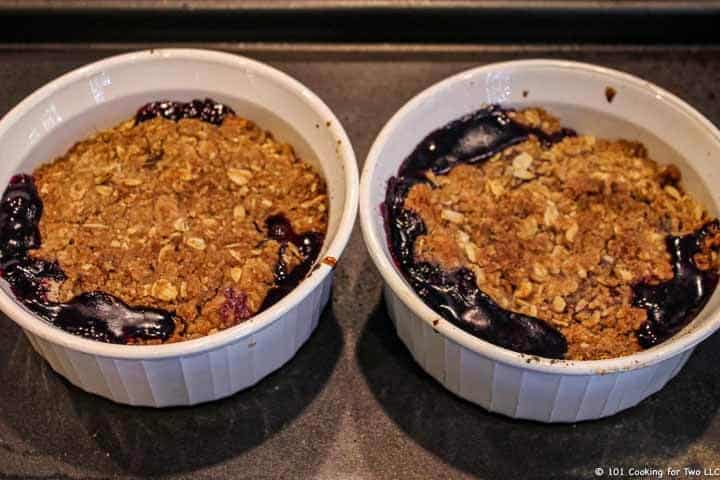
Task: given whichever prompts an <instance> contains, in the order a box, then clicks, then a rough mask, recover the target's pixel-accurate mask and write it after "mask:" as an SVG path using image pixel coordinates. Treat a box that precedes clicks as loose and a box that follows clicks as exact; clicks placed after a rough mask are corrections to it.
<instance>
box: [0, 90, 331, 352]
mask: <svg viewBox="0 0 720 480" xmlns="http://www.w3.org/2000/svg"><path fill="white" fill-rule="evenodd" d="M325 188H326V187H325V183H324V181H323V179H322V178H321V177H320V175H319V174H318V173H317V172H316V171H315V170H314V169H313V168H312V167H311V166H310V165H308V164H307V163H305V162H303V161H302V160H301V159H299V158H297V157H296V156H295V154H294V152H293V150H292V147H291V146H290V145H287V144H283V143H280V142H278V141H276V140H275V139H274V138H273V137H272V135H271V134H270V133H269V132H266V131H264V130H262V129H261V128H259V127H258V126H257V125H255V124H253V123H252V122H250V121H248V120H245V119H243V118H241V117H239V116H237V115H235V113H234V112H233V111H232V110H231V109H230V108H229V107H227V106H225V105H222V104H219V103H217V102H214V101H212V100H210V99H206V100H193V101H191V102H187V103H181V102H172V101H160V102H152V103H150V104H147V105H145V106H144V107H142V108H141V109H140V110H139V111H138V113H137V115H136V116H135V117H134V118H133V119H130V120H128V121H126V122H123V123H121V124H119V125H117V126H115V127H113V128H110V129H108V130H104V131H101V132H99V133H97V134H95V135H93V136H91V137H89V138H87V139H85V140H83V141H81V142H78V143H77V144H75V145H74V146H73V147H72V148H71V149H70V150H69V151H68V152H67V153H66V154H65V155H63V156H62V157H60V158H58V159H56V160H54V161H53V162H51V163H48V164H44V165H42V166H40V167H39V168H37V169H36V170H35V172H33V175H32V176H30V175H16V176H15V177H13V179H12V180H11V182H10V185H9V186H8V187H7V189H6V191H5V193H4V195H3V198H2V202H1V203H0V257H1V266H2V275H3V278H5V280H6V281H7V282H8V283H9V284H10V286H11V288H12V290H13V292H14V293H15V295H16V297H17V298H18V300H20V301H21V302H22V303H23V304H24V305H26V306H27V307H28V308H29V309H30V310H32V311H33V312H35V313H37V314H38V315H40V316H41V317H43V318H45V319H46V320H48V321H49V322H51V323H52V324H54V325H56V326H58V327H60V328H63V329H64V330H67V331H69V332H71V333H75V334H78V335H82V336H86V337H89V338H93V339H96V340H100V341H105V342H111V343H130V344H135V343H160V342H176V341H182V340H188V339H192V338H197V337H200V336H203V335H208V334H211V333H214V332H216V331H219V330H222V329H225V328H229V327H231V326H234V325H237V324H238V323H241V322H243V321H246V320H247V319H248V318H250V317H251V316H253V315H255V314H256V313H258V312H260V311H262V310H264V309H266V308H268V307H270V306H271V305H273V304H274V303H275V302H277V301H278V300H280V299H281V298H282V297H283V296H284V295H286V294H287V293H288V292H289V291H290V290H292V289H293V288H294V287H295V286H296V285H297V284H298V283H299V282H300V281H302V279H303V278H304V277H305V276H306V275H307V274H308V272H309V271H310V269H311V267H312V265H313V264H314V262H315V260H316V258H317V255H318V254H319V251H320V248H321V246H322V243H323V239H324V235H325V231H326V228H327V209H328V198H327V194H326V190H325Z"/></svg>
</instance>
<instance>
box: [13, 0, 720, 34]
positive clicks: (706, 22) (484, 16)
mask: <svg viewBox="0 0 720 480" xmlns="http://www.w3.org/2000/svg"><path fill="white" fill-rule="evenodd" d="M0 19H1V20H3V21H2V26H3V28H2V29H0V42H2V41H10V42H18V41H20V42H95V41H102V42H108V41H113V42H114V41H134V42H161V41H162V42H178V41H183V42H190V41H192V42H199V41H202V42H219V41H235V42H237V41H252V42H257V41H265V42H267V41H295V42H297V41H303V42H333V43H338V42H418V43H428V42H434V43H440V42H442V43H454V44H457V43H460V42H479V41H482V42H493V43H497V42H528V41H533V42H538V41H540V42H603V43H613V44H619V43H643V44H650V43H670V42H673V43H677V42H682V43H701V42H709V41H710V42H718V41H720V29H718V28H717V25H718V23H719V22H720V1H718V0H681V1H673V0H476V1H470V0H249V1H239V0H140V1H138V0H132V1H128V0H62V1H58V0H0Z"/></svg>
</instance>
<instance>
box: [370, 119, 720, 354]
mask: <svg viewBox="0 0 720 480" xmlns="http://www.w3.org/2000/svg"><path fill="white" fill-rule="evenodd" d="M531 135H532V136H534V137H536V138H537V139H538V140H539V141H540V143H541V144H543V145H544V146H551V145H552V144H554V143H557V142H560V141H561V140H563V139H564V138H565V137H568V136H575V135H576V134H575V132H573V131H572V130H568V129H561V130H558V131H557V132H556V133H554V134H547V133H545V132H544V131H542V130H538V129H534V128H530V127H528V126H526V125H522V124H520V123H518V122H516V121H514V120H513V119H512V118H510V116H509V115H508V110H505V109H503V108H501V107H500V106H497V105H493V106H488V107H486V108H483V109H480V110H478V111H476V112H474V113H472V114H469V115H466V116H464V117H462V118H460V119H458V120H455V121H453V122H450V123H448V124H447V125H445V126H444V127H441V128H439V129H438V130H435V131H434V132H432V133H430V134H429V135H428V136H427V137H425V139H423V140H422V142H420V144H419V145H418V146H417V147H416V148H415V150H414V151H413V152H412V153H411V154H410V155H409V156H408V157H407V158H406V159H405V160H404V161H403V163H402V164H401V166H400V169H399V171H398V175H397V176H396V177H393V178H391V179H390V180H389V182H388V187H387V191H386V198H385V202H384V204H383V205H382V207H381V210H382V214H383V216H384V219H385V226H386V233H387V238H388V242H389V247H390V251H391V253H392V256H393V258H394V260H395V262H396V264H397V265H398V267H399V268H400V270H401V271H402V273H403V275H404V276H405V277H406V279H407V280H408V282H409V283H410V285H411V286H412V288H413V289H414V290H415V291H416V292H417V294H418V295H419V296H420V297H421V298H422V299H423V300H424V301H425V302H426V303H427V304H428V305H429V306H430V307H431V308H432V309H433V310H435V311H436V312H437V313H438V314H439V315H441V316H442V317H443V318H445V319H446V320H448V321H450V322H451V323H453V324H455V325H457V326H458V327H460V328H462V329H463V330H465V331H468V332H469V333H472V334H474V335H476V336H478V337H480V338H483V339H484V340H487V341H489V342H491V343H493V344H495V345H498V346H501V347H504V348H508V349H510V350H513V351H516V352H520V353H526V354H532V355H539V356H543V357H548V358H563V357H564V356H565V354H566V352H567V349H568V343H567V339H566V338H565V337H564V335H563V334H562V333H561V332H560V330H558V329H557V328H555V327H554V326H552V325H551V324H549V323H547V322H545V321H543V320H541V319H539V318H536V317H533V316H529V315H524V314H520V313H517V312H513V311H509V310H506V309H504V308H502V307H501V306H500V305H499V304H498V303H497V302H495V301H494V300H493V299H492V298H491V297H490V296H489V295H488V294H486V293H485V292H483V291H481V290H480V288H479V287H478V285H477V282H476V277H475V274H474V273H473V271H471V270H470V269H468V268H465V267H460V268H457V269H455V270H446V269H443V268H441V267H440V266H438V265H436V264H433V263H429V262H426V261H420V260H418V259H417V258H416V257H415V253H414V249H415V242H416V240H417V239H418V237H420V236H422V235H424V234H425V233H426V227H425V224H424V222H423V220H422V218H421V217H420V216H419V215H418V214H417V213H415V212H413V211H411V210H408V209H406V208H405V206H404V205H405V199H406V197H407V196H408V193H409V191H410V190H411V189H412V188H413V186H414V185H416V184H418V183H423V182H424V183H429V180H427V177H426V172H428V171H430V172H432V173H433V174H434V175H445V174H447V173H448V172H450V171H451V170H452V169H453V168H454V167H455V166H457V165H460V164H476V163H480V162H484V161H486V160H488V159H490V158H491V157H493V156H494V155H495V154H497V153H500V152H502V151H503V150H505V149H506V148H508V147H511V146H513V145H516V144H519V143H521V142H524V141H526V140H527V139H528V138H529V137H530V136H531ZM718 228H719V227H718V221H717V220H714V221H712V222H710V223H708V224H706V225H705V226H704V227H703V228H702V229H700V230H699V231H697V232H695V233H693V234H690V235H686V236H682V237H674V236H671V235H669V236H668V237H667V239H666V244H667V249H668V253H669V254H670V257H671V262H672V265H673V278H672V279H671V280H669V281H666V282H661V283H659V284H658V283H654V284H650V283H643V282H638V283H635V284H633V285H632V292H633V299H632V304H633V306H635V307H638V308H642V309H644V310H645V311H646V312H647V319H646V321H645V322H644V323H643V324H642V326H641V328H640V329H639V330H638V331H637V332H636V336H637V338H638V341H639V343H640V344H641V346H642V347H643V348H648V347H651V346H653V345H656V344H658V343H660V342H662V341H665V340H666V339H667V338H669V337H671V336H672V335H674V334H675V333H677V332H678V331H679V330H680V329H682V328H683V327H684V326H685V325H687V323H688V322H689V321H690V320H691V319H692V318H693V317H694V316H695V315H697V313H698V312H699V311H700V310H701V309H702V307H703V306H704V305H705V303H706V302H707V300H708V299H709V297H710V295H711V294H712V292H713V291H714V289H715V287H716V286H717V282H718V274H717V272H716V271H714V270H713V269H702V268H699V267H698V266H697V265H696V260H695V256H696V254H698V253H699V252H700V251H701V250H702V247H703V243H702V242H705V241H706V239H707V238H708V237H713V238H714V236H715V234H716V233H717V230H718ZM714 247H716V246H714Z"/></svg>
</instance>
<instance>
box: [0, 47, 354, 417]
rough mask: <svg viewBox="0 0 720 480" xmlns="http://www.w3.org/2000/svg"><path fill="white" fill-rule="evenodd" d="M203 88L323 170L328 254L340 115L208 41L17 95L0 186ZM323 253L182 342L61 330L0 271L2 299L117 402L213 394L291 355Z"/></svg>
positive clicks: (326, 273) (340, 223)
mask: <svg viewBox="0 0 720 480" xmlns="http://www.w3.org/2000/svg"><path fill="white" fill-rule="evenodd" d="M206 96H208V97H211V98H213V99H215V100H217V101H220V102H224V103H226V104H228V105H230V106H231V107H233V108H234V109H235V111H236V112H237V113H238V114H239V115H241V116H244V117H246V118H249V119H251V120H253V121H255V122H256V123H258V124H259V125H260V126H261V127H263V128H265V129H267V130H270V131H271V132H273V134H274V135H275V136H276V137H277V138H279V139H281V140H283V141H287V142H289V143H291V144H292V145H293V146H294V147H295V150H296V151H297V153H298V154H299V155H300V156H301V158H303V159H305V160H307V161H309V162H311V163H314V164H315V165H316V166H317V167H318V168H319V169H320V170H321V171H322V173H323V176H324V178H325V179H326V181H327V184H328V191H329V197H330V212H329V213H330V215H329V227H328V232H327V236H326V240H325V245H324V246H323V251H322V253H321V255H320V258H321V259H323V258H327V257H332V258H333V259H337V258H338V257H339V256H340V254H341V252H342V250H343V249H344V247H345V245H346V243H347V241H348V238H349V236H350V233H351V230H352V227H353V222H354V220H355V215H356V212H357V194H358V186H357V184H358V173H357V164H356V161H355V155H354V153H353V150H352V147H351V145H350V141H349V140H348V137H347V135H346V133H345V131H344V130H343V128H342V126H341V124H340V122H339V121H338V119H337V118H336V117H335V115H334V114H333V113H332V112H331V111H330V109H329V108H328V107H327V106H326V105H325V104H324V103H323V102H322V100H320V99H319V98H318V97H317V96H316V95H315V94H314V93H313V92H311V91H310V90H309V89H308V88H306V87H305V86H303V85H302V84H300V83H299V82H298V81H296V80H294V79H292V78H291V77H289V76H288V75H286V74H284V73H282V72H280V71H278V70H275V69H274V68H271V67H269V66H267V65H265V64H262V63H259V62H256V61H253V60H250V59H248V58H244V57H240V56H236V55H230V54H227V53H220V52H212V51H206V50H188V49H167V50H149V51H142V52H137V53H130V54H126V55H120V56H116V57H112V58H108V59H105V60H102V61H99V62H96V63H93V64H90V65H87V66H85V67H82V68H79V69H77V70H74V71H72V72H70V73H68V74H66V75H64V76H62V77H60V78H58V79H57V80H54V81H52V82H50V83H49V84H47V85H46V86H44V87H43V88H41V89H39V90H38V91H36V92H35V93H33V94H32V95H30V96H29V97H28V98H26V99H25V100H23V101H22V102H21V103H20V104H19V105H18V106H17V107H15V108H14V109H13V110H12V111H11V112H10V113H8V114H7V115H6V116H5V117H4V118H3V119H2V120H1V121H0V151H1V152H2V155H3V161H2V163H1V164H0V185H6V184H7V182H8V180H9V179H10V176H11V175H13V174H15V173H18V172H30V171H32V170H33V168H34V167H35V166H37V165H38V164H40V163H43V162H47V161H48V160H52V159H53V158H55V157H56V156H58V155H61V154H62V153H64V152H65V151H66V150H67V149H68V148H69V147H70V146H71V145H72V144H73V143H75V142H76V141H78V140H81V139H82V138H84V137H86V136H87V135H89V134H91V133H92V132H94V131H97V130H99V129H102V128H106V127H110V126H112V125H113V124H115V123H117V122H119V121H122V120H124V119H127V118H129V117H131V116H133V115H134V114H135V112H136V110H137V109H138V107H140V106H141V105H143V104H144V103H146V102H149V101H152V100H157V99H175V100H189V99H192V98H204V97H206ZM333 264H334V262H333V261H327V262H319V263H318V266H317V268H316V269H315V270H314V271H313V272H312V274H311V275H310V276H309V277H308V278H306V279H305V280H304V281H303V282H302V283H301V284H300V285H299V286H298V287H297V288H295V290H293V291H292V292H291V293H290V294H289V295H288V296H286V297H285V298H283V299H282V300H281V301H280V302H278V303H277V304H276V305H274V306H273V307H272V308H270V309H268V310H267V311H264V312H262V313H260V314H259V315H257V316H255V317H253V318H252V319H250V320H248V321H247V322H244V323H242V324H240V325H238V326H236V327H233V328H229V329H227V330H224V331H221V332H219V333H216V334H214V335H209V336H207V337H203V338H199V339H196V340H191V341H187V342H181V343H175V344H169V345H158V346H128V345H110V344H106V343H102V342H96V341H93V340H88V339H85V338H81V337H78V336H75V335H71V334H69V333H66V332H64V331H62V330H60V329H58V328H55V327H53V326H51V325H50V324H48V323H46V322H45V321H43V320H41V319H39V318H38V317H36V316H34V315H33V314H31V313H30V312H29V311H28V310H27V309H25V308H24V307H22V306H21V305H20V304H19V303H18V302H16V300H15V299H14V297H13V295H12V294H11V293H10V292H9V289H8V286H7V284H6V282H5V281H2V289H1V290H2V291H0V309H2V311H3V312H5V313H6V314H7V315H8V316H9V317H10V318H12V319H13V320H14V321H15V322H17V323H18V324H19V325H20V326H21V327H22V328H23V330H24V331H25V334H26V335H27V337H28V339H29V340H30V343H31V344H32V345H33V347H34V348H35V350H36V351H37V352H38V353H40V355H42V356H43V357H44V358H45V359H46V360H47V361H48V363H49V364H50V365H51V366H52V368H53V369H54V370H55V371H56V372H58V373H59V374H60V375H62V376H64V377H66V378H67V379H68V380H69V381H70V382H72V383H73V384H75V385H77V386H78V387H80V388H82V389H84V390H87V391H88V392H92V393H96V394H98V395H101V396H103V397H107V398H109V399H111V400H114V401H116V402H120V403H127V404H131V405H145V406H153V407H163V406H170V405H192V404H196V403H200V402H207V401H211V400H216V399H218V398H222V397H225V396H228V395H231V394H233V393H235V392H237V391H239V390H242V389H244V388H247V387H249V386H251V385H253V384H255V383H257V382H258V381H259V380H260V379H262V378H263V377H265V376H266V375H267V374H269V373H270V372H272V371H273V370H276V369H277V368H279V367H280V366H281V365H283V364H284V363H285V362H287V361H288V360H289V359H290V358H292V357H293V355H294V354H295V352H297V350H298V349H299V348H300V346H301V345H302V344H303V343H304V342H305V341H306V340H307V339H308V337H309V336H310V334H311V333H312V332H313V330H314V329H315V327H316V325H317V322H318V318H319V316H320V313H321V312H322V310H323V307H324V306H325V304H326V303H327V301H328V298H329V295H330V287H331V283H332V265H333Z"/></svg>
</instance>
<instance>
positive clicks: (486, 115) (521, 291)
mask: <svg viewBox="0 0 720 480" xmlns="http://www.w3.org/2000/svg"><path fill="white" fill-rule="evenodd" d="M383 214H384V216H385V220H386V228H387V233H388V240H389V243H390V250H391V252H392V254H393V257H394V259H395V261H396V263H397V264H398V266H399V268H400V270H401V271H402V273H403V274H404V275H405V277H406V279H407V280H408V282H409V283H410V284H411V286H412V287H413V289H414V290H415V291H416V292H417V293H418V295H419V296H420V297H421V298H422V299H423V300H424V301H425V302H426V303H427V304H428V305H429V306H430V307H431V308H433V309H434V310H435V311H436V312H437V313H438V314H439V315H441V316H442V317H443V318H445V319H446V320H448V321H450V322H452V323H453V324H455V325H457V326H459V327H460V328H462V329H464V330H466V331H468V332H470V333H472V334H474V335H477V336H479V337H480V338H483V339H485V340H487V341H489V342H491V343H494V344H496V345H499V346H502V347H505V348H508V349H511V350H514V351H517V352H521V353H526V354H532V355H538V356H544V357H549V358H564V359H570V360H597V359H605V358H615V357H619V356H624V355H629V354H632V353H634V352H637V351H640V350H642V349H644V348H649V347H652V346H654V345H656V344H658V343H661V342H663V341H665V340H667V339H668V338H670V337H671V336H672V335H674V334H676V333H677V332H678V331H680V330H681V329H682V328H683V327H684V326H685V325H686V324H687V323H688V322H689V321H690V320H692V318H693V317H694V316H695V315H697V313H698V312H699V311H700V309H702V307H703V306H704V305H705V303H706V302H707V300H708V298H709V297H710V295H711V294H712V292H713V291H714V289H715V287H716V286H717V282H718V266H719V263H720V262H719V261H718V255H717V249H718V246H720V224H719V223H718V220H717V219H713V218H711V217H710V215H709V214H708V212H707V211H706V210H705V209H704V208H703V207H702V205H700V204H699V203H698V202H697V201H696V200H694V199H693V198H692V197H691V196H690V195H688V194H687V193H685V192H684V190H683V188H682V186H681V175H680V171H679V170H678V168H677V167H675V166H674V165H664V166H661V165H658V164H657V163H656V162H654V161H653V160H652V159H651V158H649V157H648V154H647V151H646V149H645V147H644V146H643V145H642V144H639V143H637V142H633V141H627V140H607V139H599V138H595V137H592V136H588V135H578V134H576V133H575V132H574V131H572V130H569V129H565V128H562V127H561V125H560V122H559V120H558V119H556V118H554V117H552V116H551V115H549V114H548V113H546V112H545V111H543V110H542V109H538V108H532V109H526V110H523V111H512V110H506V109H503V108H501V107H499V106H489V107H486V108H483V109H481V110H479V111H477V112H475V113H473V114H470V115H467V116H465V117H463V118H460V119H458V120H456V121H453V122H451V123H449V124H448V125H446V126H444V127H442V128H440V129H438V130H436V131H434V132H432V133H431V134H429V135H428V136H427V137H426V138H425V139H424V140H423V141H422V142H421V143H420V144H419V145H418V146H417V148H416V149H415V151H414V152H413V153H412V154H411V155H410V156H409V157H408V158H407V159H406V160H405V161H404V163H403V164H402V166H401V168H400V170H399V172H398V175H397V176H396V177H393V178H391V179H390V181H389V183H388V189H387V194H386V201H385V203H384V205H383Z"/></svg>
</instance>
